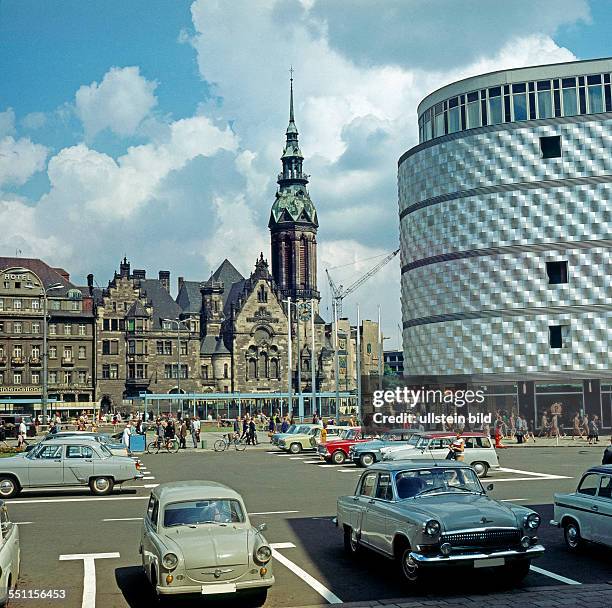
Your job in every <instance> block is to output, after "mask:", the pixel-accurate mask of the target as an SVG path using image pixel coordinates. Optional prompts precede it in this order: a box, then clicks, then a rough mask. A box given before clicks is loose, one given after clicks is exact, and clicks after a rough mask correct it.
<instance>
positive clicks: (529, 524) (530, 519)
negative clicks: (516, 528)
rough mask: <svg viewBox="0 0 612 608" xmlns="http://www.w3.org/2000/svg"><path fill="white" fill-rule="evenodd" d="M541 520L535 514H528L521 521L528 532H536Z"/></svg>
mask: <svg viewBox="0 0 612 608" xmlns="http://www.w3.org/2000/svg"><path fill="white" fill-rule="evenodd" d="M541 521H542V520H541V518H540V516H539V515H538V514H537V513H530V514H529V515H526V516H525V518H524V519H523V525H524V526H525V528H528V529H529V530H537V529H538V528H539V527H540V522H541Z"/></svg>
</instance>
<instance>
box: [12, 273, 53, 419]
mask: <svg viewBox="0 0 612 608" xmlns="http://www.w3.org/2000/svg"><path fill="white" fill-rule="evenodd" d="M5 272H8V273H10V274H20V275H23V274H28V273H29V272H32V271H31V270H30V269H29V268H21V267H18V268H9V269H7V270H5ZM41 283H42V281H41ZM41 287H42V289H41V293H42V297H43V377H42V395H41V406H42V421H43V424H48V423H49V421H48V420H47V404H48V401H49V379H48V367H49V365H48V363H49V355H48V353H47V320H48V319H47V315H48V309H49V306H48V294H49V292H50V291H56V290H57V289H63V288H64V287H65V286H64V285H63V284H62V283H52V284H51V285H49V286H48V287H45V286H44V285H42V286H41ZM26 288H27V289H35V287H34V286H33V285H26Z"/></svg>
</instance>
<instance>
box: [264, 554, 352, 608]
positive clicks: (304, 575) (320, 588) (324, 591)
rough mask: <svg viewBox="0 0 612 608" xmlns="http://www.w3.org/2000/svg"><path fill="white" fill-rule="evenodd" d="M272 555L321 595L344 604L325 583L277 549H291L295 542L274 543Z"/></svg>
mask: <svg viewBox="0 0 612 608" xmlns="http://www.w3.org/2000/svg"><path fill="white" fill-rule="evenodd" d="M270 547H271V548H272V556H273V557H274V559H276V560H277V561H279V562H280V563H281V564H283V566H285V567H286V568H287V569H289V570H291V572H293V573H294V574H296V575H297V576H299V577H300V578H301V579H302V580H303V581H304V582H305V583H306V584H307V585H309V586H310V587H312V588H313V589H314V590H315V591H316V592H317V593H318V594H319V595H320V596H322V597H323V598H324V599H325V600H327V601H328V602H329V603H330V604H342V600H341V599H340V598H339V597H338V596H337V595H335V594H334V593H332V592H331V591H330V590H329V589H328V588H327V587H325V585H323V584H321V583H320V582H319V581H318V580H317V579H316V578H314V577H313V576H311V575H310V574H308V572H306V570H302V568H300V567H299V566H298V565H297V564H295V563H294V562H292V561H291V560H290V559H287V558H286V557H285V556H284V555H282V554H281V553H279V551H278V550H277V549H291V548H293V547H295V545H294V544H293V543H272V544H271V545H270Z"/></svg>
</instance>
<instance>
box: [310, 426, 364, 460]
mask: <svg viewBox="0 0 612 608" xmlns="http://www.w3.org/2000/svg"><path fill="white" fill-rule="evenodd" d="M371 438H372V437H371V436H370V435H368V434H362V432H361V429H360V428H359V427H350V428H349V429H346V430H345V431H342V433H340V436H339V437H337V438H334V439H331V440H328V441H326V442H325V443H319V446H318V447H317V454H318V455H319V458H321V459H323V460H325V461H326V462H331V463H333V464H344V463H345V461H346V459H347V458H348V453H349V449H350V448H351V446H353V445H356V444H358V443H362V442H366V441H370V440H371Z"/></svg>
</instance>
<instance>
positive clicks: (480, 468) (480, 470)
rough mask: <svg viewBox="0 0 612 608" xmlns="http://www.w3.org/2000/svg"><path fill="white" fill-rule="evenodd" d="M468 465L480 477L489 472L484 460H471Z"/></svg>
mask: <svg viewBox="0 0 612 608" xmlns="http://www.w3.org/2000/svg"><path fill="white" fill-rule="evenodd" d="M470 466H471V467H472V468H473V469H474V471H476V475H478V477H480V478H481V479H483V478H485V477H486V476H487V474H488V473H489V465H488V464H487V463H486V462H473V463H472V464H471V465H470Z"/></svg>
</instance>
